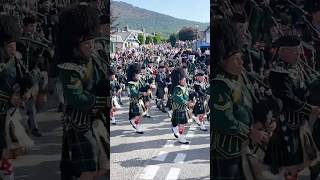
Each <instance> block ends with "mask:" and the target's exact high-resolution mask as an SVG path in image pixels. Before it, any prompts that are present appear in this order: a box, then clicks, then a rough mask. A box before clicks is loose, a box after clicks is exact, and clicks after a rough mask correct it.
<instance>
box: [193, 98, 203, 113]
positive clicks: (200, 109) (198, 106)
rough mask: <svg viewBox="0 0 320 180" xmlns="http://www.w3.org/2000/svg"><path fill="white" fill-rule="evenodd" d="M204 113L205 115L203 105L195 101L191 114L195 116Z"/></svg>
mask: <svg viewBox="0 0 320 180" xmlns="http://www.w3.org/2000/svg"><path fill="white" fill-rule="evenodd" d="M204 113H205V109H204V103H203V102H201V101H197V103H196V104H195V106H194V109H193V114H194V115H195V116H197V115H199V114H204Z"/></svg>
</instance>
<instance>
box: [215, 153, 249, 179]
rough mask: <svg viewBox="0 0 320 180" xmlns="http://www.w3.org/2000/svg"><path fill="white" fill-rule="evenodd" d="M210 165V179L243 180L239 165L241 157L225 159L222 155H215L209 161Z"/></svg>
mask: <svg viewBox="0 0 320 180" xmlns="http://www.w3.org/2000/svg"><path fill="white" fill-rule="evenodd" d="M211 167H212V170H211V172H210V176H211V177H210V179H213V180H245V177H244V175H243V170H242V165H241V157H240V158H236V159H228V160H227V159H224V158H222V157H219V156H215V157H213V160H212V161H211Z"/></svg>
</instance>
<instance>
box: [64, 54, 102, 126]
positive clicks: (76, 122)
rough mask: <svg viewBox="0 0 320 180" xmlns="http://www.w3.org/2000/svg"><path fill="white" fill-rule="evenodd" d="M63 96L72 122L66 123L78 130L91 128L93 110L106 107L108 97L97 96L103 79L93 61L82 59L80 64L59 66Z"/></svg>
mask: <svg viewBox="0 0 320 180" xmlns="http://www.w3.org/2000/svg"><path fill="white" fill-rule="evenodd" d="M58 67H59V68H60V79H61V82H62V85H63V95H64V98H65V100H66V102H67V111H68V112H67V113H68V114H69V115H70V114H71V115H70V116H71V119H70V120H71V121H70V122H66V123H68V124H69V125H71V126H72V127H74V128H76V129H78V130H88V129H89V128H90V127H91V120H92V117H93V113H92V110H93V109H103V108H105V107H106V102H107V97H99V96H96V95H95V87H97V84H98V82H99V81H100V80H101V79H102V75H101V72H100V71H99V69H98V67H97V64H96V63H94V61H93V60H89V61H88V60H83V59H80V60H79V63H78V64H75V63H63V64H59V65H58Z"/></svg>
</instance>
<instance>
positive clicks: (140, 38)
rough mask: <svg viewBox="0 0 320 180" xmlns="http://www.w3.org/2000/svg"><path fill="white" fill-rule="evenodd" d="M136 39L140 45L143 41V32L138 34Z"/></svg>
mask: <svg viewBox="0 0 320 180" xmlns="http://www.w3.org/2000/svg"><path fill="white" fill-rule="evenodd" d="M138 40H139V41H140V45H141V44H144V43H145V39H144V34H138Z"/></svg>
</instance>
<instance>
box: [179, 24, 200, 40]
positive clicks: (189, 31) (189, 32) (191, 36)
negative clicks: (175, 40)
mask: <svg viewBox="0 0 320 180" xmlns="http://www.w3.org/2000/svg"><path fill="white" fill-rule="evenodd" d="M178 36H179V40H181V41H192V40H195V39H197V29H195V28H193V27H184V28H182V29H181V30H180V31H179V33H178Z"/></svg>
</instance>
